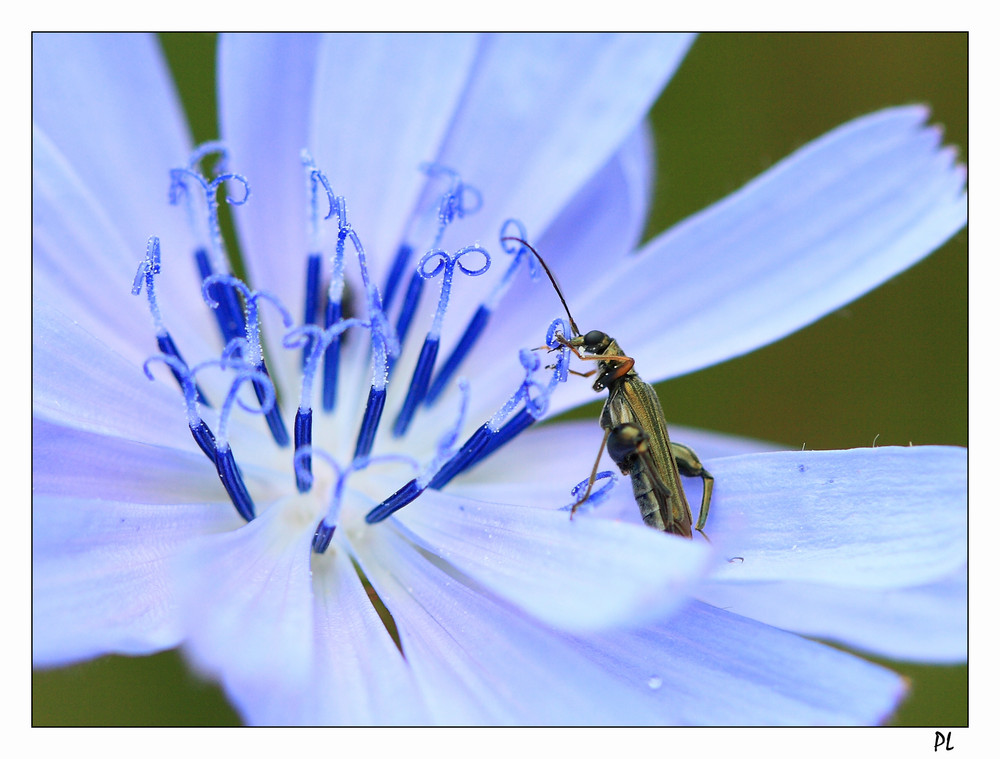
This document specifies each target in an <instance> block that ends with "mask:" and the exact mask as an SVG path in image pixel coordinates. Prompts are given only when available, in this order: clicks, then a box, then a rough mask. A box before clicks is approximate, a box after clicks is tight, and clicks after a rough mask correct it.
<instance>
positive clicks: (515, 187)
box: [437, 34, 693, 365]
mask: <svg viewBox="0 0 1000 759" xmlns="http://www.w3.org/2000/svg"><path fill="white" fill-rule="evenodd" d="M692 41H693V38H692V37H691V36H689V35H679V36H671V35H639V34H627V35H582V34H581V35H576V34H574V35H537V34H532V35H500V36H497V37H491V38H489V39H488V40H487V41H486V42H485V43H484V45H483V49H482V52H481V54H480V57H479V58H478V59H477V63H476V69H475V72H474V77H473V79H472V80H471V81H470V84H469V87H468V90H467V92H466V94H465V96H464V97H463V100H462V103H461V106H460V109H459V110H458V111H457V112H456V114H455V117H454V120H453V123H452V124H451V126H450V129H449V132H448V137H447V140H446V142H445V143H444V145H443V147H442V149H441V152H440V154H439V155H438V156H437V160H438V161H440V162H441V163H444V164H446V165H448V166H453V167H455V168H457V169H458V170H459V171H461V173H462V176H463V178H464V179H465V180H466V181H468V182H470V183H472V184H474V185H475V186H476V187H478V188H479V189H480V191H481V192H482V195H483V207H482V209H481V210H480V211H479V212H478V213H476V214H475V215H472V216H469V217H467V218H466V219H465V220H463V222H462V223H461V226H460V227H459V226H458V225H456V228H455V230H454V231H453V232H449V236H448V237H447V238H446V240H447V242H448V244H452V245H454V246H457V245H460V244H465V243H466V242H468V241H469V240H479V241H481V242H482V243H483V244H484V245H486V246H487V248H488V249H490V250H493V249H494V248H493V247H492V246H493V245H495V242H494V241H495V240H496V238H497V234H498V232H499V230H500V228H501V225H502V224H503V223H504V221H505V220H506V219H508V218H511V217H513V218H517V219H519V220H520V221H522V222H523V223H524V225H525V226H526V228H527V231H528V235H529V237H530V239H531V240H539V239H541V237H542V236H543V234H544V233H545V232H546V230H547V229H548V227H549V226H550V225H551V224H553V223H554V222H555V220H556V219H557V218H558V217H559V215H560V213H561V212H562V211H563V209H564V208H566V207H567V205H568V204H569V203H570V202H571V201H572V200H573V199H574V197H575V196H576V195H577V193H579V192H580V191H581V190H582V189H583V188H584V187H585V185H586V183H587V182H588V181H589V180H590V179H591V178H592V177H593V176H594V175H595V174H597V173H598V171H599V170H600V169H601V168H602V167H604V166H606V165H607V164H608V162H609V161H611V159H612V157H613V156H614V155H615V153H616V152H617V151H618V150H619V148H620V147H621V146H622V145H623V144H625V143H626V141H627V140H629V138H630V136H633V135H634V134H635V132H636V130H637V129H638V128H639V126H640V124H641V123H642V121H643V119H644V118H645V116H646V113H647V111H648V109H649V108H650V106H651V105H652V104H653V102H655V100H656V98H657V97H658V96H659V94H660V92H661V91H662V89H663V87H664V86H665V85H666V83H667V81H668V80H669V79H670V77H671V76H672V75H673V73H674V71H675V70H676V68H677V67H678V66H679V65H680V62H681V60H682V59H683V57H684V54H685V53H686V52H687V50H688V48H689V46H690V44H691V42H692ZM484 146H488V148H487V149H484ZM620 223H621V222H620V221H619V222H617V223H616V222H614V221H613V220H612V221H611V226H610V229H612V230H614V229H618V228H619V225H620ZM622 237H623V238H624V237H627V235H625V234H623V235H622ZM453 241H454V242H453ZM566 252H567V253H572V254H574V255H576V256H585V255H590V256H595V255H598V252H597V251H593V250H589V251H585V250H583V249H575V250H572V251H566ZM562 254H563V252H562V251H560V252H558V253H556V255H557V256H559V255H562ZM543 255H545V253H543ZM576 261H577V262H579V261H580V259H579V258H577V259H576ZM562 268H565V267H562ZM502 270H503V267H496V268H495V269H491V270H490V271H489V272H487V273H486V274H485V275H483V277H481V278H480V279H481V280H482V283H480V282H477V283H476V286H475V287H463V288H456V292H455V293H453V295H452V313H454V314H455V315H459V318H458V319H457V322H458V323H459V324H461V323H464V319H465V316H466V315H471V313H472V311H473V308H474V306H475V304H476V303H478V300H479V298H480V297H481V292H482V291H483V290H487V289H488V285H489V284H490V283H492V282H493V281H494V280H495V278H497V277H499V276H500V274H501V272H502ZM557 271H558V273H559V274H560V276H561V271H562V269H560V270H557ZM542 287H544V288H545V289H548V286H547V285H545V283H544V282H539V284H538V286H536V287H534V288H532V290H533V292H535V293H543V292H544V291H543V290H542V289H541V288H542ZM480 288H483V290H481V289H480ZM533 297H539V298H544V299H545V300H544V301H542V302H543V303H552V306H551V307H550V308H549V309H547V310H546V312H545V313H548V314H550V316H549V318H551V317H554V316H561V315H562V313H561V309H560V308H559V307H558V303H557V302H554V301H552V300H551V299H552V295H551V294H550V293H546V294H540V295H537V296H533ZM506 308H507V309H508V310H509V309H515V308H516V306H512V305H511V304H510V303H509V302H508V305H507V307H506ZM547 321H548V319H544V320H542V321H535V322H532V328H531V331H530V332H527V333H524V334H527V335H537V336H538V337H534V338H531V339H532V340H538V338H539V337H541V336H542V335H543V334H544V333H543V332H542V330H543V329H544V326H541V327H540V326H539V324H542V325H544V324H545V323H547ZM536 344H537V343H536ZM519 347H520V343H519ZM530 347H534V346H533V345H532V346H530ZM515 358H516V357H515ZM473 365H474V364H473Z"/></svg>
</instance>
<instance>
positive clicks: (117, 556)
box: [31, 493, 233, 666]
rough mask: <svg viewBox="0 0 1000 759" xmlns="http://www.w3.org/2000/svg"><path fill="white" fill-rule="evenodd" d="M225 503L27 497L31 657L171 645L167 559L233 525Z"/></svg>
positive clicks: (174, 623)
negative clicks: (195, 538)
mask: <svg viewBox="0 0 1000 759" xmlns="http://www.w3.org/2000/svg"><path fill="white" fill-rule="evenodd" d="M232 511H233V510H232V506H230V505H229V504H219V505H215V506H213V505H211V504H206V503H193V504H184V503H177V502H172V503H170V504H163V503H156V504H145V503H134V502H133V503H128V502H122V501H112V500H94V499H88V498H84V497H71V496H63V497H55V496H51V495H48V494H45V493H35V494H34V497H33V498H32V545H31V548H32V566H31V569H32V571H31V593H32V604H31V620H32V624H31V631H32V645H31V648H32V652H31V653H32V662H33V663H34V664H35V665H37V666H57V665H62V664H68V663H70V662H74V661H79V660H81V659H88V658H91V657H95V656H101V655H104V654H109V653H119V654H130V655H137V654H148V653H152V652H154V651H160V650H163V649H165V648H170V647H172V646H176V645H177V644H178V643H179V642H180V641H181V639H182V637H183V634H184V629H183V627H182V626H181V625H180V621H179V620H178V619H177V617H176V615H175V613H174V611H175V604H176V598H175V597H174V594H173V593H172V591H171V588H170V584H169V582H168V580H167V578H168V574H169V571H168V565H169V560H170V557H171V556H172V555H173V554H174V553H175V552H176V551H177V550H178V549H179V547H180V546H182V545H184V544H185V543H186V542H187V541H189V540H190V539H191V538H192V537H193V536H194V535H197V534H198V533H200V532H208V531H217V530H221V529H226V528H231V527H232Z"/></svg>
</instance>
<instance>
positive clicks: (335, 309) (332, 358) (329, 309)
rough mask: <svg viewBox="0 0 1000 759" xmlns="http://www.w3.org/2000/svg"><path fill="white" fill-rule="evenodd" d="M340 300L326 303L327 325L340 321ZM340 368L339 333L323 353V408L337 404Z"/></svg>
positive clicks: (327, 410) (326, 409) (328, 409)
mask: <svg viewBox="0 0 1000 759" xmlns="http://www.w3.org/2000/svg"><path fill="white" fill-rule="evenodd" d="M340 318H341V308H340V301H339V300H338V301H332V300H331V301H328V302H327V304H326V327H327V329H329V328H330V327H331V326H333V325H334V324H336V323H337V322H339V321H340ZM339 369H340V335H337V336H336V337H335V338H333V340H331V341H330V344H329V345H328V346H327V347H326V351H325V353H324V354H323V410H324V411H326V412H327V413H330V412H331V411H333V408H334V406H336V404H337V376H338V372H339Z"/></svg>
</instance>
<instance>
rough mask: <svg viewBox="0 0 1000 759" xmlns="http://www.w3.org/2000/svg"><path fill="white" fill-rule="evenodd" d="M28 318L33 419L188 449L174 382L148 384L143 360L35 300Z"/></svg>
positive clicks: (179, 395) (187, 435) (179, 394)
mask: <svg viewBox="0 0 1000 759" xmlns="http://www.w3.org/2000/svg"><path fill="white" fill-rule="evenodd" d="M32 317H33V318H32V341H31V342H32V346H33V348H34V350H33V352H32V362H31V375H32V415H33V416H36V417H40V418H44V419H49V420H52V421H55V422H58V423H60V424H64V425H67V426H73V427H78V428H80V429H85V430H91V431H94V432H101V433H106V434H112V435H122V436H125V437H129V438H132V439H135V440H141V441H145V442H153V443H159V444H165V445H172V446H174V447H178V448H180V447H183V448H184V449H187V447H188V446H187V440H186V438H189V437H190V433H189V432H187V424H186V421H185V420H186V417H185V416H184V413H185V412H184V400H183V396H182V394H181V392H180V391H179V390H178V389H177V385H176V383H175V382H174V381H173V378H170V382H171V383H172V385H168V384H167V382H166V381H159V382H150V381H149V379H147V378H146V376H145V375H144V374H143V371H142V359H141V358H140V359H138V360H135V359H131V358H127V357H123V356H121V355H120V354H118V353H116V352H115V351H113V350H111V349H109V348H108V347H107V346H106V345H104V344H103V343H102V342H100V341H99V340H97V339H96V338H95V337H93V336H92V335H90V334H89V333H87V332H86V331H85V330H83V329H82V328H81V327H80V326H78V325H76V324H74V323H73V321H72V320H71V319H69V318H67V317H65V316H64V315H63V314H61V313H59V311H57V310H56V309H55V308H53V307H51V306H49V304H46V303H40V302H38V301H35V302H34V303H33V304H32ZM150 331H151V332H152V330H150ZM153 346H155V341H153ZM152 353H153V350H151V351H150V354H152ZM167 376H168V377H169V375H167Z"/></svg>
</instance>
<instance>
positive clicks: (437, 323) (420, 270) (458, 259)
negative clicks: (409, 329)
mask: <svg viewBox="0 0 1000 759" xmlns="http://www.w3.org/2000/svg"><path fill="white" fill-rule="evenodd" d="M470 253H479V254H481V255H482V256H483V259H484V260H483V265H482V266H480V267H479V268H478V269H470V268H468V267H466V266H465V264H463V263H462V258H464V257H465V256H467V255H469V254H470ZM434 258H437V259H438V263H437V265H436V266H435V267H434V268H433V269H432V270H430V271H428V270H427V264H428V263H430V261H431V260H432V259H434ZM456 266H457V267H458V269H459V271H461V272H462V273H463V274H465V275H467V276H469V277H478V276H481V275H482V274H485V273H486V272H487V271H488V270H489V268H490V254H489V253H487V252H486V251H485V250H484V249H483V248H482V247H480V246H479V245H468V246H466V247H464V248H462V249H461V250H459V251H458V252H457V253H455V255H454V256H449V255H448V254H447V253H446V252H445V251H443V250H432V251H430V252H428V253H427V254H425V255H424V256H423V257H422V258H421V259H420V263H419V264H418V266H417V274H419V275H420V276H421V277H422V278H423V279H431V278H432V277H436V276H437V275H438V273H440V272H443V275H442V277H441V294H440V296H439V297H438V307H437V311H436V312H435V313H434V321H433V322H432V323H431V328H430V330H429V331H428V332H427V337H426V338H425V339H424V345H423V348H422V349H421V351H420V357H419V359H418V360H417V365H416V367H415V369H414V371H413V377H412V378H411V380H410V387H409V390H408V391H407V394H406V400H405V401H404V402H403V407H402V409H401V410H400V412H399V416H398V417H396V424H395V425H394V426H393V434H394V435H395V436H396V437H401V436H402V435H404V434H406V430H407V429H408V428H409V426H410V422H412V421H413V415H414V413H415V412H416V410H417V407H418V406H419V405H420V404H421V403H423V400H424V397H425V396H426V395H427V387H428V385H429V384H430V379H431V373H432V372H433V370H434V361H435V359H436V358H437V352H438V345H439V343H440V339H441V326H442V324H443V323H444V315H445V312H446V311H447V310H448V300H449V299H450V297H451V286H452V281H453V279H454V276H455V267H456Z"/></svg>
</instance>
